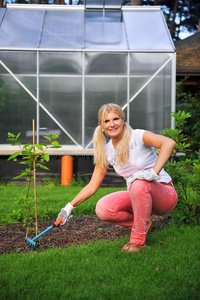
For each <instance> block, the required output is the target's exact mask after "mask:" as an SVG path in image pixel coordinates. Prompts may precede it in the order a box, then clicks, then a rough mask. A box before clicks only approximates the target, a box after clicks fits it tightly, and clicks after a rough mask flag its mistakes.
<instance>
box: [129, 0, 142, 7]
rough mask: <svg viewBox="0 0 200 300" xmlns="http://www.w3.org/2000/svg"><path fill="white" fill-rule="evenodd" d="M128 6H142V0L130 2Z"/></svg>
mask: <svg viewBox="0 0 200 300" xmlns="http://www.w3.org/2000/svg"><path fill="white" fill-rule="evenodd" d="M130 5H133V6H142V0H131V1H130Z"/></svg>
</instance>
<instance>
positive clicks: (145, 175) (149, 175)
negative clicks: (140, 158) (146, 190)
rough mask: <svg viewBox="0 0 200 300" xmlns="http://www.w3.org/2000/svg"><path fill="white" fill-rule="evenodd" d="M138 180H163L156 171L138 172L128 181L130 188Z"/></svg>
mask: <svg viewBox="0 0 200 300" xmlns="http://www.w3.org/2000/svg"><path fill="white" fill-rule="evenodd" d="M136 179H140V180H147V181H153V180H159V179H161V176H160V175H158V174H156V172H155V171H154V169H151V170H150V171H149V170H141V171H137V172H135V173H134V174H133V175H132V176H131V177H129V178H128V179H127V184H128V186H130V184H131V182H133V181H134V180H136Z"/></svg>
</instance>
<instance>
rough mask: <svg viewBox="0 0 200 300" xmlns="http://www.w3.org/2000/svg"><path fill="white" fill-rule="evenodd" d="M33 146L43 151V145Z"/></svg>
mask: <svg viewBox="0 0 200 300" xmlns="http://www.w3.org/2000/svg"><path fill="white" fill-rule="evenodd" d="M35 147H37V148H38V149H39V150H41V151H43V147H42V145H40V144H36V145H35Z"/></svg>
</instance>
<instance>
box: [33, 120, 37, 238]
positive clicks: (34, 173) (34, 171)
mask: <svg viewBox="0 0 200 300" xmlns="http://www.w3.org/2000/svg"><path fill="white" fill-rule="evenodd" d="M34 145H35V120H34V119H33V146H34ZM33 151H35V147H34V149H33ZM33 176H34V197H35V231H36V235H37V231H38V223H37V196H36V170H35V159H34V161H33Z"/></svg>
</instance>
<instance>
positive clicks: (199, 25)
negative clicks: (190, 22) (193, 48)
mask: <svg viewBox="0 0 200 300" xmlns="http://www.w3.org/2000/svg"><path fill="white" fill-rule="evenodd" d="M198 31H200V17H199V24H198Z"/></svg>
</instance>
